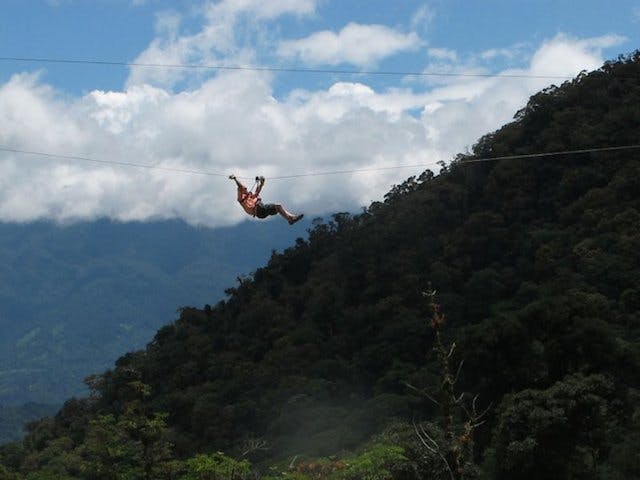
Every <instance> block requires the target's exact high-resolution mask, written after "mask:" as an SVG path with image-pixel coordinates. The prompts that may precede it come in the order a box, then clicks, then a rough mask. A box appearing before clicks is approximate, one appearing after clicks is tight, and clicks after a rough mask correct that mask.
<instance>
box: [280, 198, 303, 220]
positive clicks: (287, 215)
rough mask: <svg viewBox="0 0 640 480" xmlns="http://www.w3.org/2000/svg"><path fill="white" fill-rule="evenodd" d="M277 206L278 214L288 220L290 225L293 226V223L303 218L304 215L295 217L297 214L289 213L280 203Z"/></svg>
mask: <svg viewBox="0 0 640 480" xmlns="http://www.w3.org/2000/svg"><path fill="white" fill-rule="evenodd" d="M275 206H276V210H277V211H278V213H279V214H280V215H281V216H283V217H284V218H285V219H286V220H287V222H289V223H290V224H293V223H295V222H297V221H298V220H300V219H301V218H302V217H303V215H295V214H293V213H291V212H289V211H287V210H286V209H285V208H284V207H283V206H282V205H280V204H279V203H276V204H275Z"/></svg>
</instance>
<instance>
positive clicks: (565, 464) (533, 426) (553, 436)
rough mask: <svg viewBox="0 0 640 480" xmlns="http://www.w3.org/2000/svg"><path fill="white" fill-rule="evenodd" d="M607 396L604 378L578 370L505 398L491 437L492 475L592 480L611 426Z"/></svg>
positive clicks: (608, 387) (610, 388)
mask: <svg viewBox="0 0 640 480" xmlns="http://www.w3.org/2000/svg"><path fill="white" fill-rule="evenodd" d="M612 397H613V385H612V383H611V381H610V380H608V379H606V378H605V377H604V376H602V375H591V376H588V377H585V376H583V375H580V374H578V375H573V376H570V377H567V378H566V379H564V380H563V381H562V382H558V383H556V384H554V385H553V386H551V387H550V388H548V389H546V390H523V391H521V392H519V393H516V394H513V395H508V396H507V397H505V400H504V401H503V403H502V405H501V408H500V415H499V418H498V422H497V424H496V427H495V434H494V438H493V447H494V449H495V456H496V457H497V458H498V459H499V462H497V463H496V464H495V467H494V468H495V478H497V479H503V478H504V479H508V478H514V477H516V476H517V478H521V479H523V480H526V479H532V480H533V479H540V480H543V479H555V478H583V479H590V478H592V479H597V478H598V468H599V463H600V462H601V459H602V458H603V457H606V455H607V454H608V448H609V444H610V439H609V432H610V431H611V429H612V427H613V426H614V424H615V415H614V411H613V410H614V408H613V405H612V403H611V399H612Z"/></svg>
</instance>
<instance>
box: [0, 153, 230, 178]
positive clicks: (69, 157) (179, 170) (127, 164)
mask: <svg viewBox="0 0 640 480" xmlns="http://www.w3.org/2000/svg"><path fill="white" fill-rule="evenodd" d="M0 151H2V152H9V153H20V154H23V155H35V156H39V157H50V158H62V159H66V160H81V161H84V162H92V163H101V164H108V165H119V166H125V167H138V168H148V169H151V170H163V171H166V172H173V173H190V174H194V175H209V176H211V177H226V176H227V175H225V174H223V173H213V172H206V171H204V170H190V169H186V168H173V167H160V166H157V165H148V164H145V163H132V162H121V161H117V160H96V159H95V158H88V157H79V156H75V155H59V154H56V153H47V152H33V151H28V150H18V149H16V148H6V147H0ZM238 178H240V177H238Z"/></svg>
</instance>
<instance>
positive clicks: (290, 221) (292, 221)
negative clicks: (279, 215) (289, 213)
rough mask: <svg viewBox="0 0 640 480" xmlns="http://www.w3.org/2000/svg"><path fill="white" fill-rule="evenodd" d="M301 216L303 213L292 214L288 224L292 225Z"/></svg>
mask: <svg viewBox="0 0 640 480" xmlns="http://www.w3.org/2000/svg"><path fill="white" fill-rule="evenodd" d="M302 217H304V214H303V213H301V214H300V215H294V217H293V218H292V219H291V220H289V225H293V224H294V223H296V222H297V221H298V220H300V219H301V218H302Z"/></svg>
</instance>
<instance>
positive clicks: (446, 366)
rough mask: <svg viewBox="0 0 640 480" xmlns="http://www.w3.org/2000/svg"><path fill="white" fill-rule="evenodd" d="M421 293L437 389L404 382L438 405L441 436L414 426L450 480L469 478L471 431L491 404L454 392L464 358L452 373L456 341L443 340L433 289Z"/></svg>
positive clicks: (441, 316)
mask: <svg viewBox="0 0 640 480" xmlns="http://www.w3.org/2000/svg"><path fill="white" fill-rule="evenodd" d="M424 296H425V297H426V298H428V301H429V306H430V308H431V320H430V327H431V328H432V329H433V330H434V332H435V339H434V343H433V351H434V353H435V355H436V359H437V362H438V366H439V369H440V377H441V383H440V385H439V388H435V389H429V388H416V387H414V386H413V385H410V384H408V383H405V385H406V386H407V387H409V388H411V389H412V390H414V391H416V392H417V393H418V394H420V395H421V396H423V397H425V398H427V399H428V400H429V401H431V402H432V403H434V404H435V405H437V407H438V408H439V410H440V419H441V424H442V439H436V438H434V435H430V434H429V433H428V432H427V430H426V429H425V428H424V427H423V426H422V425H420V424H416V423H415V421H414V422H413V426H414V429H415V433H416V435H417V437H418V439H419V440H420V443H421V444H422V445H423V446H424V448H425V449H426V450H427V451H428V452H429V453H430V454H432V455H435V456H436V457H438V458H440V459H441V460H442V462H443V464H444V466H445V467H446V471H447V472H448V474H449V477H450V479H451V480H466V479H471V478H473V477H474V475H475V471H476V468H475V463H474V459H473V434H474V431H475V430H476V429H477V428H478V427H479V426H480V425H482V424H483V423H484V422H485V421H486V420H485V417H486V415H487V412H488V411H489V409H490V408H491V405H489V406H488V407H486V408H485V409H484V410H482V411H479V410H478V407H477V402H478V395H476V396H474V397H473V399H472V400H471V401H469V400H468V399H467V398H465V394H464V393H460V394H457V393H456V388H455V386H456V383H457V382H458V377H459V376H460V371H461V370H462V365H463V363H464V361H463V360H461V361H460V362H459V363H458V366H457V368H456V369H455V372H454V370H453V369H452V368H451V362H452V356H453V353H454V351H455V348H456V344H455V342H452V343H451V345H445V343H444V342H443V340H442V335H441V329H442V328H443V326H444V325H445V323H446V318H445V315H444V314H443V313H442V312H441V311H440V305H439V304H438V302H437V301H436V292H435V291H428V292H425V293H424ZM461 418H463V419H464V420H463V421H462V422H461V421H456V420H457V419H461Z"/></svg>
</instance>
